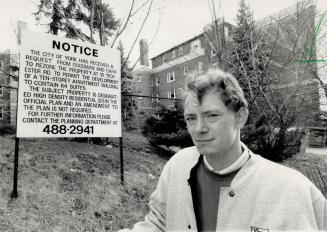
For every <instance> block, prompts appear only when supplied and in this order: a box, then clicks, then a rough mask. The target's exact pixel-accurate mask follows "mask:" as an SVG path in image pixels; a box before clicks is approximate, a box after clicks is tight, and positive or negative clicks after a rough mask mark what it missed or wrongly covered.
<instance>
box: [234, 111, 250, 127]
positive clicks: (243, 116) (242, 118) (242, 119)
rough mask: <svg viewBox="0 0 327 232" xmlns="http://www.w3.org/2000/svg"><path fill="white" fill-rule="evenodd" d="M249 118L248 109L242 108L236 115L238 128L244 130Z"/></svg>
mask: <svg viewBox="0 0 327 232" xmlns="http://www.w3.org/2000/svg"><path fill="white" fill-rule="evenodd" d="M248 116H249V110H248V108H247V107H244V106H242V107H241V108H240V109H239V110H238V112H237V113H235V120H236V127H237V128H239V129H242V128H243V126H244V125H245V123H246V120H247V119H248Z"/></svg>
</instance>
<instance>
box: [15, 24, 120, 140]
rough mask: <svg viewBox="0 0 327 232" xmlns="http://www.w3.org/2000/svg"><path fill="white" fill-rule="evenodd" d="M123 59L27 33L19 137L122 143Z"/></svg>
mask: <svg viewBox="0 0 327 232" xmlns="http://www.w3.org/2000/svg"><path fill="white" fill-rule="evenodd" d="M120 88H121V80H120V53H119V51H118V50H116V49H109V48H106V47H101V46H97V45H94V44H89V43H83V42H80V41H76V40H72V39H67V38H61V37H58V36H53V35H49V34H40V33H35V32H30V31H27V30H24V31H23V32H22V39H21V47H20V70H19V89H18V116H17V137H121V90H120Z"/></svg>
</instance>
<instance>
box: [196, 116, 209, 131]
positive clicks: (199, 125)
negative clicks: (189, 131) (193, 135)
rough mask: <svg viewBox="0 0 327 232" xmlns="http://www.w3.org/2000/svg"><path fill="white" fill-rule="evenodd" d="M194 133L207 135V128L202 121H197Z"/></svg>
mask: <svg viewBox="0 0 327 232" xmlns="http://www.w3.org/2000/svg"><path fill="white" fill-rule="evenodd" d="M196 132H198V133H207V132H208V126H207V123H206V122H205V120H204V119H199V120H197V124H196Z"/></svg>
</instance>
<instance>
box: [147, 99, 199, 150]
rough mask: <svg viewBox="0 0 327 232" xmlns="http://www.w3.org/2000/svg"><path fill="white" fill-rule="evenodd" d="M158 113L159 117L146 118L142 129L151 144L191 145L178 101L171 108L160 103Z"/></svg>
mask: <svg viewBox="0 0 327 232" xmlns="http://www.w3.org/2000/svg"><path fill="white" fill-rule="evenodd" d="M158 113H159V115H160V118H155V117H153V116H151V117H149V118H147V119H146V120H145V124H144V127H143V130H142V133H143V134H144V135H145V136H146V137H147V139H148V140H149V142H150V143H151V144H152V145H154V146H156V145H166V146H178V147H188V146H192V145H193V142H192V139H191V136H190V135H189V134H188V132H187V129H186V123H185V121H184V115H183V109H182V107H181V105H180V104H179V103H176V104H175V105H174V107H172V108H167V107H165V106H163V105H162V106H160V108H159V110H158Z"/></svg>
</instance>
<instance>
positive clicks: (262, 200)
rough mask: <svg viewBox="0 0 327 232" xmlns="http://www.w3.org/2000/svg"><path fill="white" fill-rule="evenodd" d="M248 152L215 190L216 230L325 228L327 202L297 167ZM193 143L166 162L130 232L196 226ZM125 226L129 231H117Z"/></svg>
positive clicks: (192, 229)
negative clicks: (230, 178)
mask: <svg viewBox="0 0 327 232" xmlns="http://www.w3.org/2000/svg"><path fill="white" fill-rule="evenodd" d="M245 152H249V155H250V157H251V158H250V159H249V161H248V162H247V163H246V164H245V165H244V166H243V167H242V168H241V169H240V171H239V172H238V173H237V175H236V176H235V177H234V179H233V181H232V183H231V186H230V187H223V188H221V190H220V198H219V208H218V217H217V228H216V231H228V230H229V231H231V230H234V231H235V230H238V231H239V230H243V231H268V230H269V231H276V230H302V231H314V230H327V201H326V199H325V198H324V196H323V195H322V193H321V192H320V191H319V190H318V189H317V187H316V186H315V185H314V184H312V183H311V182H310V181H309V180H308V179H307V178H306V177H305V176H304V175H302V174H301V173H300V172H298V171H296V170H293V169H290V168H287V167H284V166H282V165H279V164H276V163H274V162H271V161H269V160H266V159H264V158H262V157H261V156H259V155H255V154H253V153H252V152H251V151H249V150H248V149H247V148H246V151H245ZM198 159H199V153H198V151H197V149H196V147H189V148H185V149H183V150H181V151H179V152H178V153H177V154H176V155H174V156H173V157H172V158H171V159H170V160H169V161H168V162H167V164H166V165H165V167H164V169H163V171H162V173H161V176H160V179H159V182H158V185H157V188H156V190H155V191H154V192H153V194H152V195H151V197H150V213H149V214H148V215H147V216H146V217H145V220H144V221H142V222H138V223H136V224H135V225H134V227H133V229H132V231H139V232H147V231H197V227H196V219H195V214H194V209H193V203H192V194H191V188H190V185H189V182H188V180H189V178H190V172H191V170H192V168H193V167H194V166H195V165H196V164H197V162H198ZM122 231H129V230H122Z"/></svg>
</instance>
